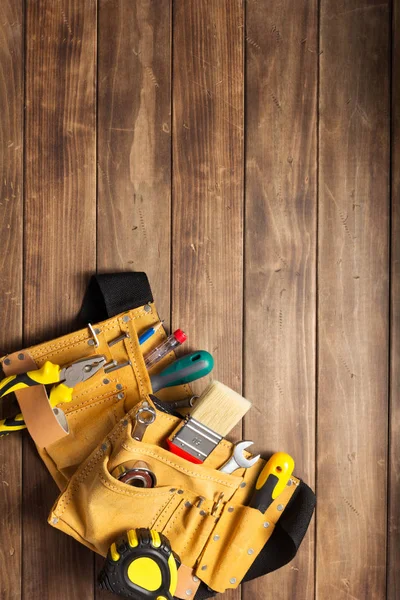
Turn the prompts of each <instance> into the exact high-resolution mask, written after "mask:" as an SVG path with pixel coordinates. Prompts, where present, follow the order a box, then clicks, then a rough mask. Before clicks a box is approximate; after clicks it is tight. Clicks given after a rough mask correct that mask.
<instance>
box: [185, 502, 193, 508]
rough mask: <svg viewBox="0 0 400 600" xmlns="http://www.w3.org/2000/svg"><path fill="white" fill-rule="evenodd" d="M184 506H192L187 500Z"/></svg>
mask: <svg viewBox="0 0 400 600" xmlns="http://www.w3.org/2000/svg"><path fill="white" fill-rule="evenodd" d="M185 506H186V508H190V507H191V506H192V504H191V503H190V502H189V500H188V501H187V502H185Z"/></svg>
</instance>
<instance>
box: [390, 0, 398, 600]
mask: <svg viewBox="0 0 400 600" xmlns="http://www.w3.org/2000/svg"><path fill="white" fill-rule="evenodd" d="M392 31H393V34H392V51H393V55H392V56H393V58H392V76H393V78H392V163H391V167H392V172H391V175H392V179H391V183H392V207H391V208H392V214H391V216H392V223H391V235H392V254H391V284H392V285H391V307H390V308H391V311H390V312H391V356H390V358H391V360H390V409H391V410H390V425H389V437H390V445H389V465H388V467H389V506H388V510H389V514H388V570H387V589H388V600H397V598H400V568H399V565H400V202H399V201H400V77H399V76H398V73H399V69H400V3H399V2H395V3H394V5H393V29H392ZM396 74H397V76H396Z"/></svg>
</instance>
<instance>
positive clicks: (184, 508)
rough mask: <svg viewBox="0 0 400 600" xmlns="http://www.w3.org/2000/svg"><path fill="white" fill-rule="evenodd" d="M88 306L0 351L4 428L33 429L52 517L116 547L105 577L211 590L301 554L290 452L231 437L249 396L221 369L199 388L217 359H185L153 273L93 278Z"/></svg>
mask: <svg viewBox="0 0 400 600" xmlns="http://www.w3.org/2000/svg"><path fill="white" fill-rule="evenodd" d="M80 316H81V318H82V320H83V322H84V323H85V324H86V325H85V326H84V327H83V329H81V330H80V331H78V332H75V333H72V334H69V335H66V336H64V337H62V338H59V339H58V340H53V341H50V342H47V343H43V344H39V345H37V346H33V347H31V348H29V349H25V350H23V351H21V352H19V353H15V354H11V355H8V356H6V357H4V358H3V359H2V362H1V367H2V371H3V378H2V380H1V381H0V398H2V397H3V396H6V395H10V394H14V395H15V398H16V400H17V403H18V405H19V409H15V411H14V413H13V414H11V415H8V416H7V418H5V419H3V420H2V421H0V436H5V435H7V434H9V433H11V432H13V431H18V430H20V429H24V428H27V429H28V431H29V433H30V435H31V436H32V438H33V439H34V441H35V443H36V446H37V449H38V451H39V454H40V456H41V458H42V459H43V461H44V462H45V464H46V466H47V467H48V469H49V471H50V473H51V474H52V476H53V477H54V479H55V481H56V483H57V484H58V486H59V488H60V496H59V498H58V500H57V501H56V503H55V504H54V506H53V508H52V510H51V513H50V516H49V523H50V524H51V525H52V526H53V527H56V528H58V529H60V530H61V531H64V532H65V533H67V534H69V535H71V536H73V537H75V538H76V539H77V540H78V541H79V542H81V543H83V544H85V545H87V546H88V547H89V548H91V549H92V550H94V551H96V552H98V553H100V554H101V555H103V556H105V557H106V560H105V563H104V567H103V569H102V571H101V573H100V576H99V585H100V587H102V588H104V589H107V590H110V591H113V592H114V593H116V594H118V595H120V596H125V597H128V598H133V599H137V600H146V599H147V600H176V599H184V598H186V599H188V598H189V599H190V598H194V599H196V600H205V599H206V598H209V597H212V596H214V595H215V593H217V592H223V591H225V590H227V589H233V588H236V587H237V586H238V585H239V584H240V582H241V581H243V580H244V581H246V580H248V579H252V578H254V577H258V576H260V575H263V574H265V573H268V572H269V571H271V570H274V569H276V568H278V567H279V566H282V565H284V564H286V563H287V562H288V561H289V560H291V559H292V558H293V556H294V555H295V553H296V551H297V548H298V547H299V544H300V543H301V541H302V539H303V537H304V535H305V533H306V530H307V527H308V524H309V521H310V519H311V516H312V513H313V509H314V504H315V497H314V494H313V492H312V491H311V490H310V489H309V488H308V486H307V485H306V484H305V483H304V482H303V481H301V480H300V479H298V478H297V477H295V476H294V475H293V470H294V461H293V458H292V457H291V456H290V455H289V454H286V453H283V452H277V453H275V454H273V455H272V456H271V457H270V458H269V460H268V461H267V462H266V461H265V460H264V459H263V458H261V456H260V454H257V455H251V454H250V453H249V451H248V450H249V449H250V447H251V446H252V445H253V441H250V440H243V441H239V442H236V443H235V444H233V443H232V442H230V441H229V440H228V439H227V437H226V436H227V435H229V434H230V432H232V430H233V429H234V427H235V426H236V425H238V423H240V421H241V420H242V419H243V417H244V416H245V415H246V413H247V412H248V411H249V410H250V409H251V406H252V405H251V402H249V401H248V400H247V399H246V398H243V397H242V396H241V395H240V394H238V393H236V392H235V391H233V390H231V389H230V388H229V387H227V386H226V385H224V384H222V383H221V382H219V381H215V380H214V381H212V382H211V383H210V384H209V385H207V386H206V387H205V389H204V391H203V392H202V393H201V394H200V396H195V395H193V393H192V392H191V390H190V387H189V385H188V384H189V383H191V382H192V381H195V380H198V379H200V378H202V377H205V376H207V375H209V374H210V373H211V371H212V370H213V367H214V360H213V357H212V356H211V354H209V353H208V352H206V351H204V350H199V351H195V352H191V353H189V354H186V355H184V356H181V357H180V358H178V359H176V358H175V356H174V350H175V349H176V348H177V347H178V346H180V345H181V344H183V343H184V342H185V341H186V335H185V334H184V333H183V331H181V330H180V329H177V330H175V331H174V332H173V333H172V334H171V335H169V336H167V335H166V334H165V331H164V327H163V321H160V319H159V318H158V315H157V312H156V309H155V305H154V302H153V298H152V294H151V290H150V287H149V284H148V281H147V277H146V276H145V274H144V273H118V274H106V275H98V276H95V277H93V278H92V280H91V282H90V285H89V288H88V292H87V295H86V297H85V301H84V304H83V306H82V310H81V315H80ZM89 321H91V323H96V325H89V324H88V322H89ZM50 358H51V360H50ZM3 443H7V442H6V441H4V442H3Z"/></svg>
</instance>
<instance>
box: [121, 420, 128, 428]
mask: <svg viewBox="0 0 400 600" xmlns="http://www.w3.org/2000/svg"><path fill="white" fill-rule="evenodd" d="M128 423H129V421H128V420H127V419H125V421H122V425H123V426H124V427H126V426H127V425H128Z"/></svg>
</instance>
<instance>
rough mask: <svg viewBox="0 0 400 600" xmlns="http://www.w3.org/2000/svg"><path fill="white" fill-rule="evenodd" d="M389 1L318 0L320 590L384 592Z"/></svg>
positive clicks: (362, 594) (377, 597) (345, 594)
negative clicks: (319, 28)
mask: <svg viewBox="0 0 400 600" xmlns="http://www.w3.org/2000/svg"><path fill="white" fill-rule="evenodd" d="M388 8H389V7H388V3H382V2H380V1H379V2H375V1H372V0H369V1H366V2H365V1H364V0H362V1H358V0H355V1H353V2H350V3H349V2H342V1H341V2H338V1H336V0H335V1H332V0H322V2H321V34H320V35H321V38H320V49H321V53H322V54H321V59H320V60H321V62H320V107H319V108H320V128H319V147H320V167H319V169H320V170H319V174H320V175H319V197H320V203H319V264H318V287H319V346H318V365H319V369H318V382H319V390H318V392H319V399H318V424H317V435H318V441H317V450H318V467H317V483H318V485H317V498H318V509H317V523H318V532H317V596H318V597H321V598H329V597H332V596H334V597H336V598H368V599H369V600H381V599H382V598H385V596H386V512H387V511H386V470H387V429H388V421H387V417H388V309H389V305H388V208H389V207H388V183H389V179H388V170H389V118H388V112H389V93H388V92H389V85H388V83H389V73H388V57H389V54H388V50H389V49H388V40H389V31H388V24H389V14H388ZM355 32H357V34H356V35H355Z"/></svg>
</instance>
